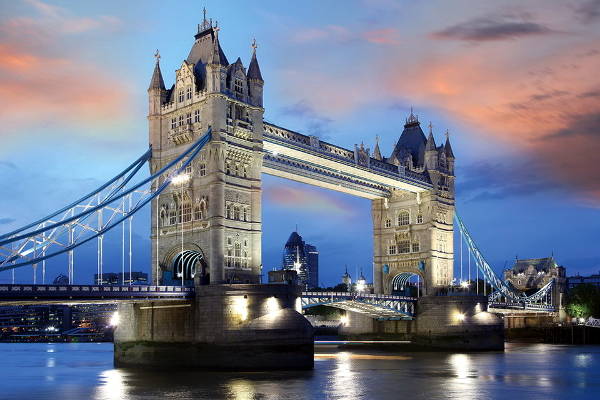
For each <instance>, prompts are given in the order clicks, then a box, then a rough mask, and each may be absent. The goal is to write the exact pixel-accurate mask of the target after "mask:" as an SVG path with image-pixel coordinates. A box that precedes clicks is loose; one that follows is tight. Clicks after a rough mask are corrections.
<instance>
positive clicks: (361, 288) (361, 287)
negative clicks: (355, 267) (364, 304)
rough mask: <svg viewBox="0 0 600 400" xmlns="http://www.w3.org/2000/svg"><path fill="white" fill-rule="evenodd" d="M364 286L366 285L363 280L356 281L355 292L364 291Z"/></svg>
mask: <svg viewBox="0 0 600 400" xmlns="http://www.w3.org/2000/svg"><path fill="white" fill-rule="evenodd" d="M365 286H366V285H365V283H364V282H361V281H358V282H357V283H356V291H357V292H364V291H365Z"/></svg>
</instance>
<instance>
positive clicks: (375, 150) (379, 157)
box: [373, 135, 383, 161]
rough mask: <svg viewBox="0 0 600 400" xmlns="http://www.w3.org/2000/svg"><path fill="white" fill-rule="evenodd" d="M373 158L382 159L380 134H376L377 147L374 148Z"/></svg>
mask: <svg viewBox="0 0 600 400" xmlns="http://www.w3.org/2000/svg"><path fill="white" fill-rule="evenodd" d="M373 158H374V159H376V160H379V161H381V160H382V159H383V157H381V150H379V135H377V136H375V149H374V150H373Z"/></svg>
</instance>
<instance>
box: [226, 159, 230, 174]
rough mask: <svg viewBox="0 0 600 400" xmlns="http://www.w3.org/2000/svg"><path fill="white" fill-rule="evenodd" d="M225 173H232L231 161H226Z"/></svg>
mask: <svg viewBox="0 0 600 400" xmlns="http://www.w3.org/2000/svg"><path fill="white" fill-rule="evenodd" d="M225 173H226V174H227V175H231V161H226V162H225Z"/></svg>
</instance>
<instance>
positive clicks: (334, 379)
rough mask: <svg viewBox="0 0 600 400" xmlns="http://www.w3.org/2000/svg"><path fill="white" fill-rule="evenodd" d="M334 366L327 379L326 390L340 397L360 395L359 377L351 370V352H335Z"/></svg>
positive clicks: (349, 397)
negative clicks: (327, 385) (328, 385)
mask: <svg viewBox="0 0 600 400" xmlns="http://www.w3.org/2000/svg"><path fill="white" fill-rule="evenodd" d="M335 360H336V364H335V368H334V370H333V371H332V375H331V378H330V380H329V384H330V387H329V388H328V392H329V393H332V394H335V395H338V396H341V397H340V398H348V399H351V398H357V397H360V396H361V395H362V393H361V392H362V390H361V389H362V388H361V386H360V377H359V376H358V374H357V372H355V371H353V369H352V366H353V363H352V357H351V353H349V352H347V351H343V352H340V353H337V357H336V359H335Z"/></svg>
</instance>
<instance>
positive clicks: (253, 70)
mask: <svg viewBox="0 0 600 400" xmlns="http://www.w3.org/2000/svg"><path fill="white" fill-rule="evenodd" d="M251 47H252V59H251V60H250V65H249V66H248V75H247V76H248V79H256V80H259V81H263V78H262V74H261V73H260V67H259V66H258V60H257V59H256V49H257V47H258V45H257V44H256V39H254V40H253V41H252V45H251ZM263 82H264V81H263Z"/></svg>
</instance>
